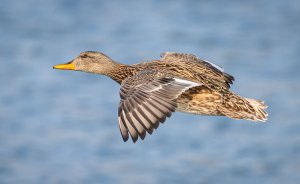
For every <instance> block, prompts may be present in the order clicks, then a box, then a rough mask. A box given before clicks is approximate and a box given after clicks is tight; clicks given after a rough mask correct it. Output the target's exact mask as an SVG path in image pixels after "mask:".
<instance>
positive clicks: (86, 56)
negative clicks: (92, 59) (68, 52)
mask: <svg viewBox="0 0 300 184" xmlns="http://www.w3.org/2000/svg"><path fill="white" fill-rule="evenodd" d="M88 57H89V56H88V55H86V54H85V55H82V56H81V58H88Z"/></svg>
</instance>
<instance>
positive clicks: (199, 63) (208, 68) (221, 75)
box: [161, 52, 234, 89]
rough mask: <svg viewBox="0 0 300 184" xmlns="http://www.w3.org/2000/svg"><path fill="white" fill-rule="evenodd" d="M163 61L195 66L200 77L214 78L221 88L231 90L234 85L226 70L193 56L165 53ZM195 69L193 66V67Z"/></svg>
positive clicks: (162, 56) (162, 55) (162, 57)
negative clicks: (231, 85)
mask: <svg viewBox="0 0 300 184" xmlns="http://www.w3.org/2000/svg"><path fill="white" fill-rule="evenodd" d="M161 61H169V62H174V61H182V62H190V63H193V64H195V67H194V70H195V71H196V72H198V73H199V74H200V75H206V76H207V77H209V78H213V79H215V80H216V81H218V82H220V85H221V86H224V87H226V88H227V89H228V88H230V84H232V83H233V81H234V77H233V76H232V75H230V74H228V73H226V72H224V69H223V68H222V67H220V66H218V65H216V64H214V63H211V62H209V61H206V60H202V59H200V58H198V57H197V56H195V55H193V54H186V53H176V52H164V53H162V54H161ZM191 67H193V66H191Z"/></svg>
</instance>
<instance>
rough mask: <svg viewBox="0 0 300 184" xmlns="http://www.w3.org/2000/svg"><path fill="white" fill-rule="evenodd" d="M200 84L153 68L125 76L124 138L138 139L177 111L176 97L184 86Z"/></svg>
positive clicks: (120, 118)
mask: <svg viewBox="0 0 300 184" xmlns="http://www.w3.org/2000/svg"><path fill="white" fill-rule="evenodd" d="M199 85H201V84H198V83H195V82H190V81H186V80H182V79H176V78H168V77H166V76H165V75H164V74H161V73H158V72H156V71H154V70H144V71H141V72H139V73H138V74H136V75H134V76H132V77H130V78H128V79H126V80H124V81H123V82H122V84H121V90H120V97H121V101H120V105H119V110H118V121H119V128H120V131H121V134H122V137H123V140H124V141H127V140H128V138H129V134H130V136H131V138H132V140H133V142H136V141H137V140H138V137H140V138H141V139H144V138H145V136H146V132H148V133H149V134H152V132H153V129H156V128H157V127H158V126H159V123H163V122H164V121H165V120H166V117H170V116H171V114H172V112H174V111H175V108H176V102H175V99H176V98H177V97H178V96H179V95H180V94H181V93H183V92H184V91H185V90H187V89H189V88H191V87H194V86H199Z"/></svg>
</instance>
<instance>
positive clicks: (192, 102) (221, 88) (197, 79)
mask: <svg viewBox="0 0 300 184" xmlns="http://www.w3.org/2000/svg"><path fill="white" fill-rule="evenodd" d="M54 68H57V69H65V70H77V71H84V72H90V73H96V74H103V75H107V76H109V77H110V78H112V79H113V80H115V81H116V82H118V83H119V84H121V89H120V97H121V101H120V105H119V111H118V116H119V118H118V121H119V128H120V131H121V134H122V137H123V140H124V141H127V140H128V138H129V135H130V136H131V138H132V140H133V142H136V141H137V140H138V137H140V138H141V139H144V138H145V136H146V132H148V133H149V134H152V132H153V130H154V129H156V128H157V127H158V126H159V123H163V122H164V121H165V120H166V118H167V117H170V116H171V114H172V112H174V111H176V110H177V111H181V112H187V113H193V114H202V115H219V116H228V117H231V118H234V119H247V120H252V121H266V120H267V116H268V114H267V113H266V111H265V108H266V107H267V106H265V105H264V103H263V102H262V101H259V100H253V99H248V98H242V97H240V96H238V95H236V94H234V93H233V92H231V91H230V90H229V88H230V84H232V82H233V81H234V78H233V76H231V75H229V74H227V73H225V72H224V71H223V69H222V68H220V67H218V66H217V65H215V64H213V63H210V62H208V61H205V60H201V59H199V58H198V57H196V56H195V55H192V54H181V53H173V52H166V53H163V54H162V55H161V59H160V60H153V61H150V62H143V63H139V64H134V65H124V64H120V63H117V62H115V61H113V60H112V59H110V58H109V57H108V56H106V55H104V54H103V53H100V52H94V51H88V52H83V53H81V54H80V55H79V56H78V57H77V58H75V59H74V60H72V61H71V62H69V63H67V64H63V65H57V66H55V67H54Z"/></svg>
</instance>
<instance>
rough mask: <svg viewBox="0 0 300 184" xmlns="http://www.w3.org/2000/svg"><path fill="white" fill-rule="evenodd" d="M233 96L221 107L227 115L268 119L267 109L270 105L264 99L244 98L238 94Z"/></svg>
mask: <svg viewBox="0 0 300 184" xmlns="http://www.w3.org/2000/svg"><path fill="white" fill-rule="evenodd" d="M232 97H233V99H232ZM232 97H231V99H230V100H226V101H225V102H224V103H223V105H224V107H223V108H221V109H220V110H221V112H222V114H224V115H225V116H228V117H231V118H234V119H246V120H250V121H261V122H265V121H266V120H267V119H268V113H267V112H266V111H265V109H266V108H267V107H268V106H266V105H265V104H264V102H263V101H260V100H254V99H249V98H242V97H239V96H238V95H233V96H232Z"/></svg>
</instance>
